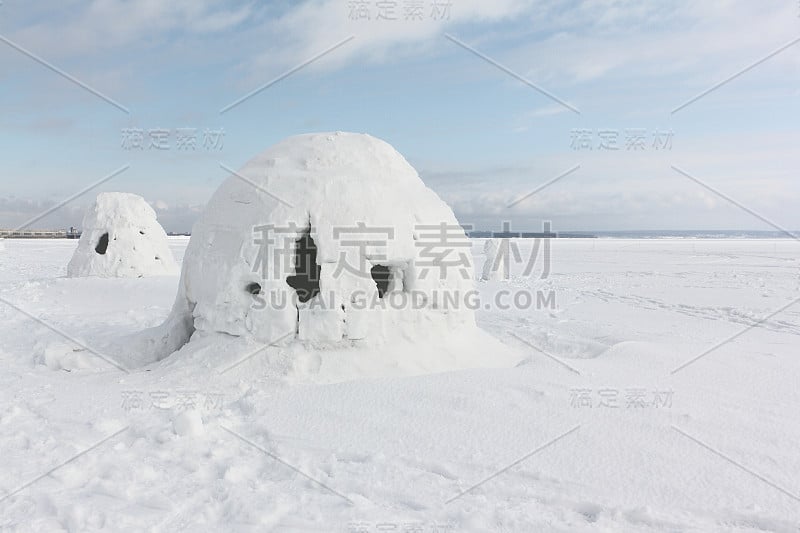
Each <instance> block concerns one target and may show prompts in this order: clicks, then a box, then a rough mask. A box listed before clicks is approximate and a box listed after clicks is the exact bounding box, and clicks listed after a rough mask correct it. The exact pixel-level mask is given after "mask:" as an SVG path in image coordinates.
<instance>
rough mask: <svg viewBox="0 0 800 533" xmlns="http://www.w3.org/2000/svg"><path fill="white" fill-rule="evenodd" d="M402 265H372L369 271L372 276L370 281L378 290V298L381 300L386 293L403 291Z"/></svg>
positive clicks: (403, 276) (403, 272) (403, 273)
mask: <svg viewBox="0 0 800 533" xmlns="http://www.w3.org/2000/svg"><path fill="white" fill-rule="evenodd" d="M403 266H404V265H389V266H387V265H373V266H372V268H370V269H369V273H370V275H371V276H372V281H374V282H375V286H376V287H377V288H378V297H379V298H383V297H384V295H386V293H389V292H392V291H398V290H399V291H403V290H405V286H404V281H403V280H404V278H405V270H404V268H403Z"/></svg>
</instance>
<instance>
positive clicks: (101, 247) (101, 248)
mask: <svg viewBox="0 0 800 533" xmlns="http://www.w3.org/2000/svg"><path fill="white" fill-rule="evenodd" d="M106 250H108V233H103V235H102V236H101V237H100V240H99V241H98V243H97V246H96V247H95V249H94V251H95V252H97V253H98V254H100V255H106Z"/></svg>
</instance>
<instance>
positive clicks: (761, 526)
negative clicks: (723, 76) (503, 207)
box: [0, 238, 800, 532]
mask: <svg viewBox="0 0 800 533" xmlns="http://www.w3.org/2000/svg"><path fill="white" fill-rule="evenodd" d="M187 243H188V239H178V238H171V239H170V240H169V245H170V248H171V250H172V252H173V255H174V256H175V258H176V260H177V261H178V262H180V261H181V260H182V258H183V253H184V250H185V248H186V245H187ZM518 245H519V250H520V252H521V255H522V256H523V257H525V258H528V257H529V256H530V255H531V247H532V245H533V241H520V242H519V243H518ZM76 246H77V243H76V242H75V241H24V240H14V241H6V242H5V243H4V247H0V299H1V300H0V366H1V367H2V369H3V370H2V372H0V405H1V406H2V409H0V450H1V451H2V453H0V473H1V474H0V530H2V531H19V532H38V531H42V532H45V531H46V532H54V531H76V532H77V531H104V530H105V531H164V532H173V531H247V532H249V531H344V532H350V531H425V532H429V531H453V532H455V531H521V532H532V531H565V532H566V531H625V532H636V531H642V532H654V531H658V532H660V531H664V532H667V531H669V532H673V531H698V532H700V531H736V532H745V531H747V532H753V531H779V532H790V531H791V532H796V531H798V525H799V524H800V451H798V442H800V416H799V415H798V412H800V410H799V409H800V387H798V383H800V358H798V353H800V350H798V348H800V303H794V302H797V300H798V299H800V244H798V243H797V242H795V241H792V240H766V239H752V240H737V239H722V240H692V239H674V240H672V239H657V240H624V239H591V240H580V239H564V240H554V241H552V242H551V246H552V248H551V250H550V264H549V273H548V275H547V276H544V279H542V278H543V276H542V268H541V267H542V263H541V261H542V255H541V251H540V255H539V257H538V259H537V260H538V261H539V263H538V264H537V268H536V269H534V272H533V273H532V274H531V275H530V276H523V275H522V274H523V270H524V268H525V266H526V265H525V264H524V262H523V263H519V264H511V266H510V270H511V277H510V279H509V280H506V281H504V280H501V279H492V280H491V281H486V282H476V287H477V289H478V291H479V293H480V299H479V305H477V306H476V307H477V309H476V312H475V316H476V320H477V324H478V326H479V327H480V328H482V329H483V330H484V331H486V332H488V333H489V334H491V335H492V336H494V337H495V338H496V339H497V340H498V342H499V344H498V346H500V347H502V346H506V347H507V348H508V351H509V353H510V352H514V353H518V354H520V355H521V357H520V359H519V362H517V363H514V364H508V362H507V361H505V360H504V359H503V360H502V361H498V364H497V366H496V367H494V368H486V367H483V368H467V369H460V370H448V371H440V372H435V373H431V372H428V371H425V372H423V370H426V368H423V367H421V366H419V365H418V364H415V365H411V366H406V365H404V364H403V363H402V361H403V359H402V358H397V357H396V355H397V354H395V360H396V361H399V362H397V363H396V364H395V365H394V366H387V365H379V366H375V365H371V364H369V361H370V358H371V357H372V358H374V359H376V360H380V359H381V357H382V356H383V354H382V353H381V350H383V349H384V348H382V347H380V346H377V347H372V348H364V349H361V350H360V351H358V352H357V356H358V357H359V358H360V361H362V362H363V363H364V364H363V365H360V364H358V361H355V360H354V359H353V358H354V356H353V354H350V355H348V356H346V357H348V358H349V359H346V357H345V356H344V355H342V353H341V352H339V351H326V350H324V349H323V350H318V351H313V350H306V349H304V350H299V349H297V348H296V347H295V348H292V347H271V348H269V349H267V350H264V351H261V352H259V353H257V354H255V355H254V356H252V357H250V358H248V359H247V360H245V361H241V358H242V356H244V355H246V354H247V352H248V349H249V348H250V347H249V346H244V345H243V346H242V347H241V349H242V351H241V353H239V354H238V355H237V354H236V353H233V352H232V351H231V349H228V350H226V351H224V353H223V352H218V345H217V344H215V342H216V341H213V339H207V342H206V345H203V344H202V342H201V343H200V345H199V346H198V347H197V349H196V350H195V351H194V352H193V353H192V354H191V356H187V357H183V358H181V357H180V356H181V355H184V354H181V353H180V352H179V353H178V354H173V356H170V357H168V358H167V359H164V360H162V361H160V362H159V363H156V364H153V365H150V366H145V367H142V368H136V369H134V370H131V371H129V372H126V371H124V370H122V369H120V368H117V367H115V366H114V365H113V362H114V359H113V354H110V353H106V351H105V348H108V347H109V346H114V342H115V340H118V339H124V338H125V337H126V336H127V335H130V334H134V333H136V332H139V331H141V330H143V329H145V328H148V327H153V326H157V325H158V324H161V323H162V322H163V321H164V320H165V318H166V317H167V315H168V314H169V312H170V309H171V308H172V305H173V302H174V300H175V294H176V291H177V288H178V282H179V277H178V276H177V275H175V276H161V277H158V276H157V277H148V278H138V279H137V278H132V279H127V278H115V279H114V278H67V277H66V273H67V272H66V265H67V263H68V262H69V260H70V258H71V257H72V255H73V253H74V252H75V249H76ZM484 249H485V248H484V241H481V240H475V241H474V243H473V250H472V251H473V255H474V259H475V265H476V270H477V271H478V272H480V267H481V266H482V265H483V259H484V258H483V253H484ZM515 301H516V302H517V304H518V305H516V306H515V305H514V302H515ZM531 301H532V303H530V304H529V303H528V302H531ZM473 303H475V302H473ZM748 328H749V329H748ZM212 341H213V342H212ZM234 341H235V339H234ZM87 347H88V349H87ZM234 351H235V350H234ZM429 351H430V350H429ZM95 352H96V353H95ZM411 355H412V354H409V360H418V359H419V357H418V356H415V357H412V356H411ZM490 355H491V354H490ZM176 356H177V357H176ZM428 356H429V357H435V356H436V354H435V353H434V352H431V353H430V354H428ZM498 357H499V358H500V355H499V352H498ZM500 359H502V358H500ZM340 361H341V362H342V364H341V365H337V363H338V362H340ZM237 363H238V364H237ZM501 363H502V364H501ZM337 368H340V369H343V370H342V371H341V372H337ZM432 368H436V365H433V367H432ZM427 370H430V368H427ZM381 528H383V529H381ZM391 528H394V529H391Z"/></svg>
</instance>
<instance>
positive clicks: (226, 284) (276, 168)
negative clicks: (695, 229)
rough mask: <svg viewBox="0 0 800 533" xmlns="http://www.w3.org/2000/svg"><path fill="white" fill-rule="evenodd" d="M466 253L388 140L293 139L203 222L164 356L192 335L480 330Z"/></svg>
mask: <svg viewBox="0 0 800 533" xmlns="http://www.w3.org/2000/svg"><path fill="white" fill-rule="evenodd" d="M470 246H471V244H470V242H469V240H468V238H467V237H466V235H465V233H464V230H463V229H462V227H461V226H460V225H459V223H458V221H457V220H456V218H455V216H454V215H453V212H452V210H451V209H450V208H449V207H448V206H447V205H446V204H445V203H444V202H443V201H442V200H441V199H440V198H439V197H438V196H437V195H436V193H434V192H433V191H431V190H430V189H428V188H427V187H426V186H425V185H424V183H423V182H422V180H421V179H420V178H419V176H418V175H417V173H416V171H415V170H414V169H413V168H412V167H411V165H409V163H408V162H407V161H406V160H405V159H404V158H403V157H402V156H401V155H400V154H399V153H398V152H397V151H396V150H395V149H394V148H392V147H391V146H390V145H389V144H387V143H386V142H384V141H381V140H379V139H376V138H374V137H371V136H369V135H364V134H354V133H341V132H338V133H320V134H309V135H300V136H295V137H290V138H288V139H286V140H284V141H283V142H280V143H279V144H277V145H275V146H273V147H272V148H269V149H268V150H266V151H265V152H263V153H261V154H260V155H258V156H256V157H255V158H253V159H252V160H251V161H249V162H248V163H247V164H246V165H245V166H244V167H243V168H242V169H241V170H239V171H238V172H236V173H234V174H233V175H231V176H230V177H229V178H228V179H227V180H226V181H225V182H224V183H223V184H222V186H221V187H220V188H219V189H218V190H217V192H216V193H215V194H214V196H213V197H212V199H211V200H210V202H209V204H208V206H207V207H206V209H205V212H204V213H203V215H202V217H201V218H200V220H199V221H198V222H197V223H196V224H195V226H194V228H193V231H192V237H191V240H190V243H189V245H188V248H187V251H186V255H185V258H184V263H183V272H182V276H181V282H180V286H179V293H178V296H177V300H176V302H175V306H174V308H173V311H172V314H171V316H170V318H169V319H168V321H167V322H166V323H165V324H164V325H163V326H162V330H161V332H160V337H159V338H158V339H157V340H156V344H157V345H158V344H161V346H156V347H155V350H156V351H157V352H159V353H157V354H156V357H157V358H161V357H164V356H165V355H168V354H169V353H171V352H173V351H176V350H177V349H179V348H180V347H181V346H182V345H183V344H185V343H186V342H188V340H189V338H190V337H191V336H192V335H193V334H195V333H206V334H213V333H224V334H227V335H232V336H247V337H251V338H253V339H255V340H257V341H259V342H264V343H284V344H285V343H288V342H291V341H293V340H299V341H301V342H304V343H306V344H311V345H331V344H334V345H337V346H341V345H348V344H365V343H366V344H370V345H371V344H380V343H383V342H385V341H387V340H391V339H399V338H405V339H409V340H420V341H421V340H422V339H424V338H425V337H426V336H428V337H430V336H434V337H435V336H442V335H444V334H445V333H448V332H458V331H461V332H463V331H465V330H473V329H476V326H475V322H474V317H473V309H474V305H471V303H473V304H474V301H473V302H470V299H471V298H473V299H474V296H475V294H474V293H473V292H472V291H473V270H472V262H471V257H472V256H471V253H470ZM151 347H152V346H151Z"/></svg>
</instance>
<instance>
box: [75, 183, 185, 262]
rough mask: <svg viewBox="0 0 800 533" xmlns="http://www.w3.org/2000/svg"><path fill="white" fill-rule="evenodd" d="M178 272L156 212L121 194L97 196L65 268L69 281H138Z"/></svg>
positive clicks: (109, 193)
mask: <svg viewBox="0 0 800 533" xmlns="http://www.w3.org/2000/svg"><path fill="white" fill-rule="evenodd" d="M178 272H179V268H178V265H177V263H176V262H175V258H174V257H173V256H172V252H171V251H170V249H169V244H168V242H167V234H166V233H165V232H164V229H163V228H162V227H161V225H160V224H159V223H158V219H157V217H156V212H155V211H154V210H153V208H152V207H150V205H148V203H147V202H146V201H145V200H144V198H142V197H141V196H137V195H135V194H130V193H121V192H106V193H100V194H99V195H98V196H97V201H96V202H95V204H94V206H93V207H92V209H91V210H90V211H89V212H88V213H87V214H86V216H85V217H84V219H83V233H82V234H81V238H80V240H79V241H78V248H77V249H76V250H75V253H74V254H73V256H72V259H71V260H70V262H69V265H68V266H67V276H68V277H85V276H98V277H104V278H114V277H118V278H141V277H145V276H164V275H177V274H178Z"/></svg>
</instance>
